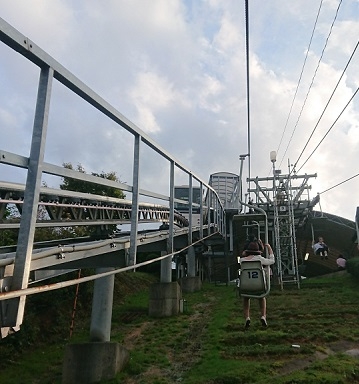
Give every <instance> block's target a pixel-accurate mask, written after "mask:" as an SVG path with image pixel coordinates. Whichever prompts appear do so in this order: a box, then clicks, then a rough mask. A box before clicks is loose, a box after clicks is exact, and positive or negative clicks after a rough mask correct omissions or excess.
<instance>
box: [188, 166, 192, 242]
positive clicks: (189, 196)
mask: <svg viewBox="0 0 359 384" xmlns="http://www.w3.org/2000/svg"><path fill="white" fill-rule="evenodd" d="M192 204H193V183H192V175H191V174H189V177H188V214H189V216H188V218H189V219H188V222H189V231H188V244H192V241H193V240H192V225H193V216H192Z"/></svg>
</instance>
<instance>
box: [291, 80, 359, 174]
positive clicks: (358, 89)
mask: <svg viewBox="0 0 359 384" xmlns="http://www.w3.org/2000/svg"><path fill="white" fill-rule="evenodd" d="M358 91H359V87H358V88H357V90H356V91H355V92H354V94H353V95H352V97H351V98H350V99H349V101H348V102H347V103H346V105H345V107H344V108H343V109H342V111H341V112H340V113H339V115H338V117H337V118H336V119H335V121H334V123H333V124H332V125H331V126H330V128H329V129H328V131H327V133H326V134H325V135H324V136H323V138H322V139H321V140H320V142H319V143H318V145H317V146H316V147H315V148H314V150H313V151H312V153H311V154H310V155H309V156H308V158H307V160H305V162H304V163H303V164H302V166H301V167H300V168H299V169H298V171H297V172H299V171H300V170H301V169H302V168H303V167H304V165H305V164H306V163H307V161H308V160H309V159H310V158H311V157H312V155H313V154H314V152H315V151H316V150H317V149H318V147H319V146H320V144H321V143H322V142H323V141H324V139H325V138H326V137H327V135H328V133H329V132H330V131H331V129H332V128H333V127H334V125H335V124H336V123H337V121H338V120H339V118H340V116H341V115H342V114H343V112H344V111H345V110H346V109H347V107H348V105H349V104H350V102H351V101H352V100H353V99H354V97H355V95H356V94H357V93H358Z"/></svg>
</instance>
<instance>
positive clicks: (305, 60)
mask: <svg viewBox="0 0 359 384" xmlns="http://www.w3.org/2000/svg"><path fill="white" fill-rule="evenodd" d="M322 4H323V0H321V2H320V5H319V9H318V12H317V17H316V19H315V22H314V26H313V30H312V35H311V36H310V40H309V45H308V49H307V52H306V55H305V58H304V62H303V66H302V70H301V72H300V75H299V79H298V83H297V88H296V90H295V92H294V96H293V100H292V104H291V106H290V109H289V113H288V116H287V120H286V122H285V126H284V129H283V132H282V137H281V138H280V141H279V145H278V148H277V153H278V151H279V149H280V146H281V145H282V141H283V137H284V133H285V131H286V129H287V126H288V122H289V118H290V116H291V113H292V110H293V105H294V101H295V99H296V97H297V94H298V89H299V85H300V82H301V80H302V76H303V72H304V67H305V64H306V62H307V59H308V55H309V51H310V47H311V45H312V40H313V36H314V32H315V29H316V26H317V22H318V18H319V14H320V10H321V8H322ZM287 149H288V147H287ZM286 151H287V150H286ZM285 153H286V152H285ZM285 153H284V155H283V157H284V156H285Z"/></svg>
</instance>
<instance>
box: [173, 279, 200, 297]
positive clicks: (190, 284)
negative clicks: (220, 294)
mask: <svg viewBox="0 0 359 384" xmlns="http://www.w3.org/2000/svg"><path fill="white" fill-rule="evenodd" d="M178 282H179V285H180V286H181V288H182V291H183V292H187V293H191V292H197V291H200V290H201V289H202V281H201V278H200V277H199V276H194V277H182V279H179V281H178Z"/></svg>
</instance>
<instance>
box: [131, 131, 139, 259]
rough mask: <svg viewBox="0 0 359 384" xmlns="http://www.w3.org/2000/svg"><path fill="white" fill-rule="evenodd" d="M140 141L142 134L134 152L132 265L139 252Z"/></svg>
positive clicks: (135, 144)
mask: <svg viewBox="0 0 359 384" xmlns="http://www.w3.org/2000/svg"><path fill="white" fill-rule="evenodd" d="M140 143H141V136H140V135H136V136H135V143H134V151H133V152H134V153H133V176H132V177H133V183H132V186H133V187H132V209H131V232H130V260H129V262H130V265H135V264H136V261H137V260H136V253H137V231H138V210H139V209H138V200H139V177H140Z"/></svg>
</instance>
